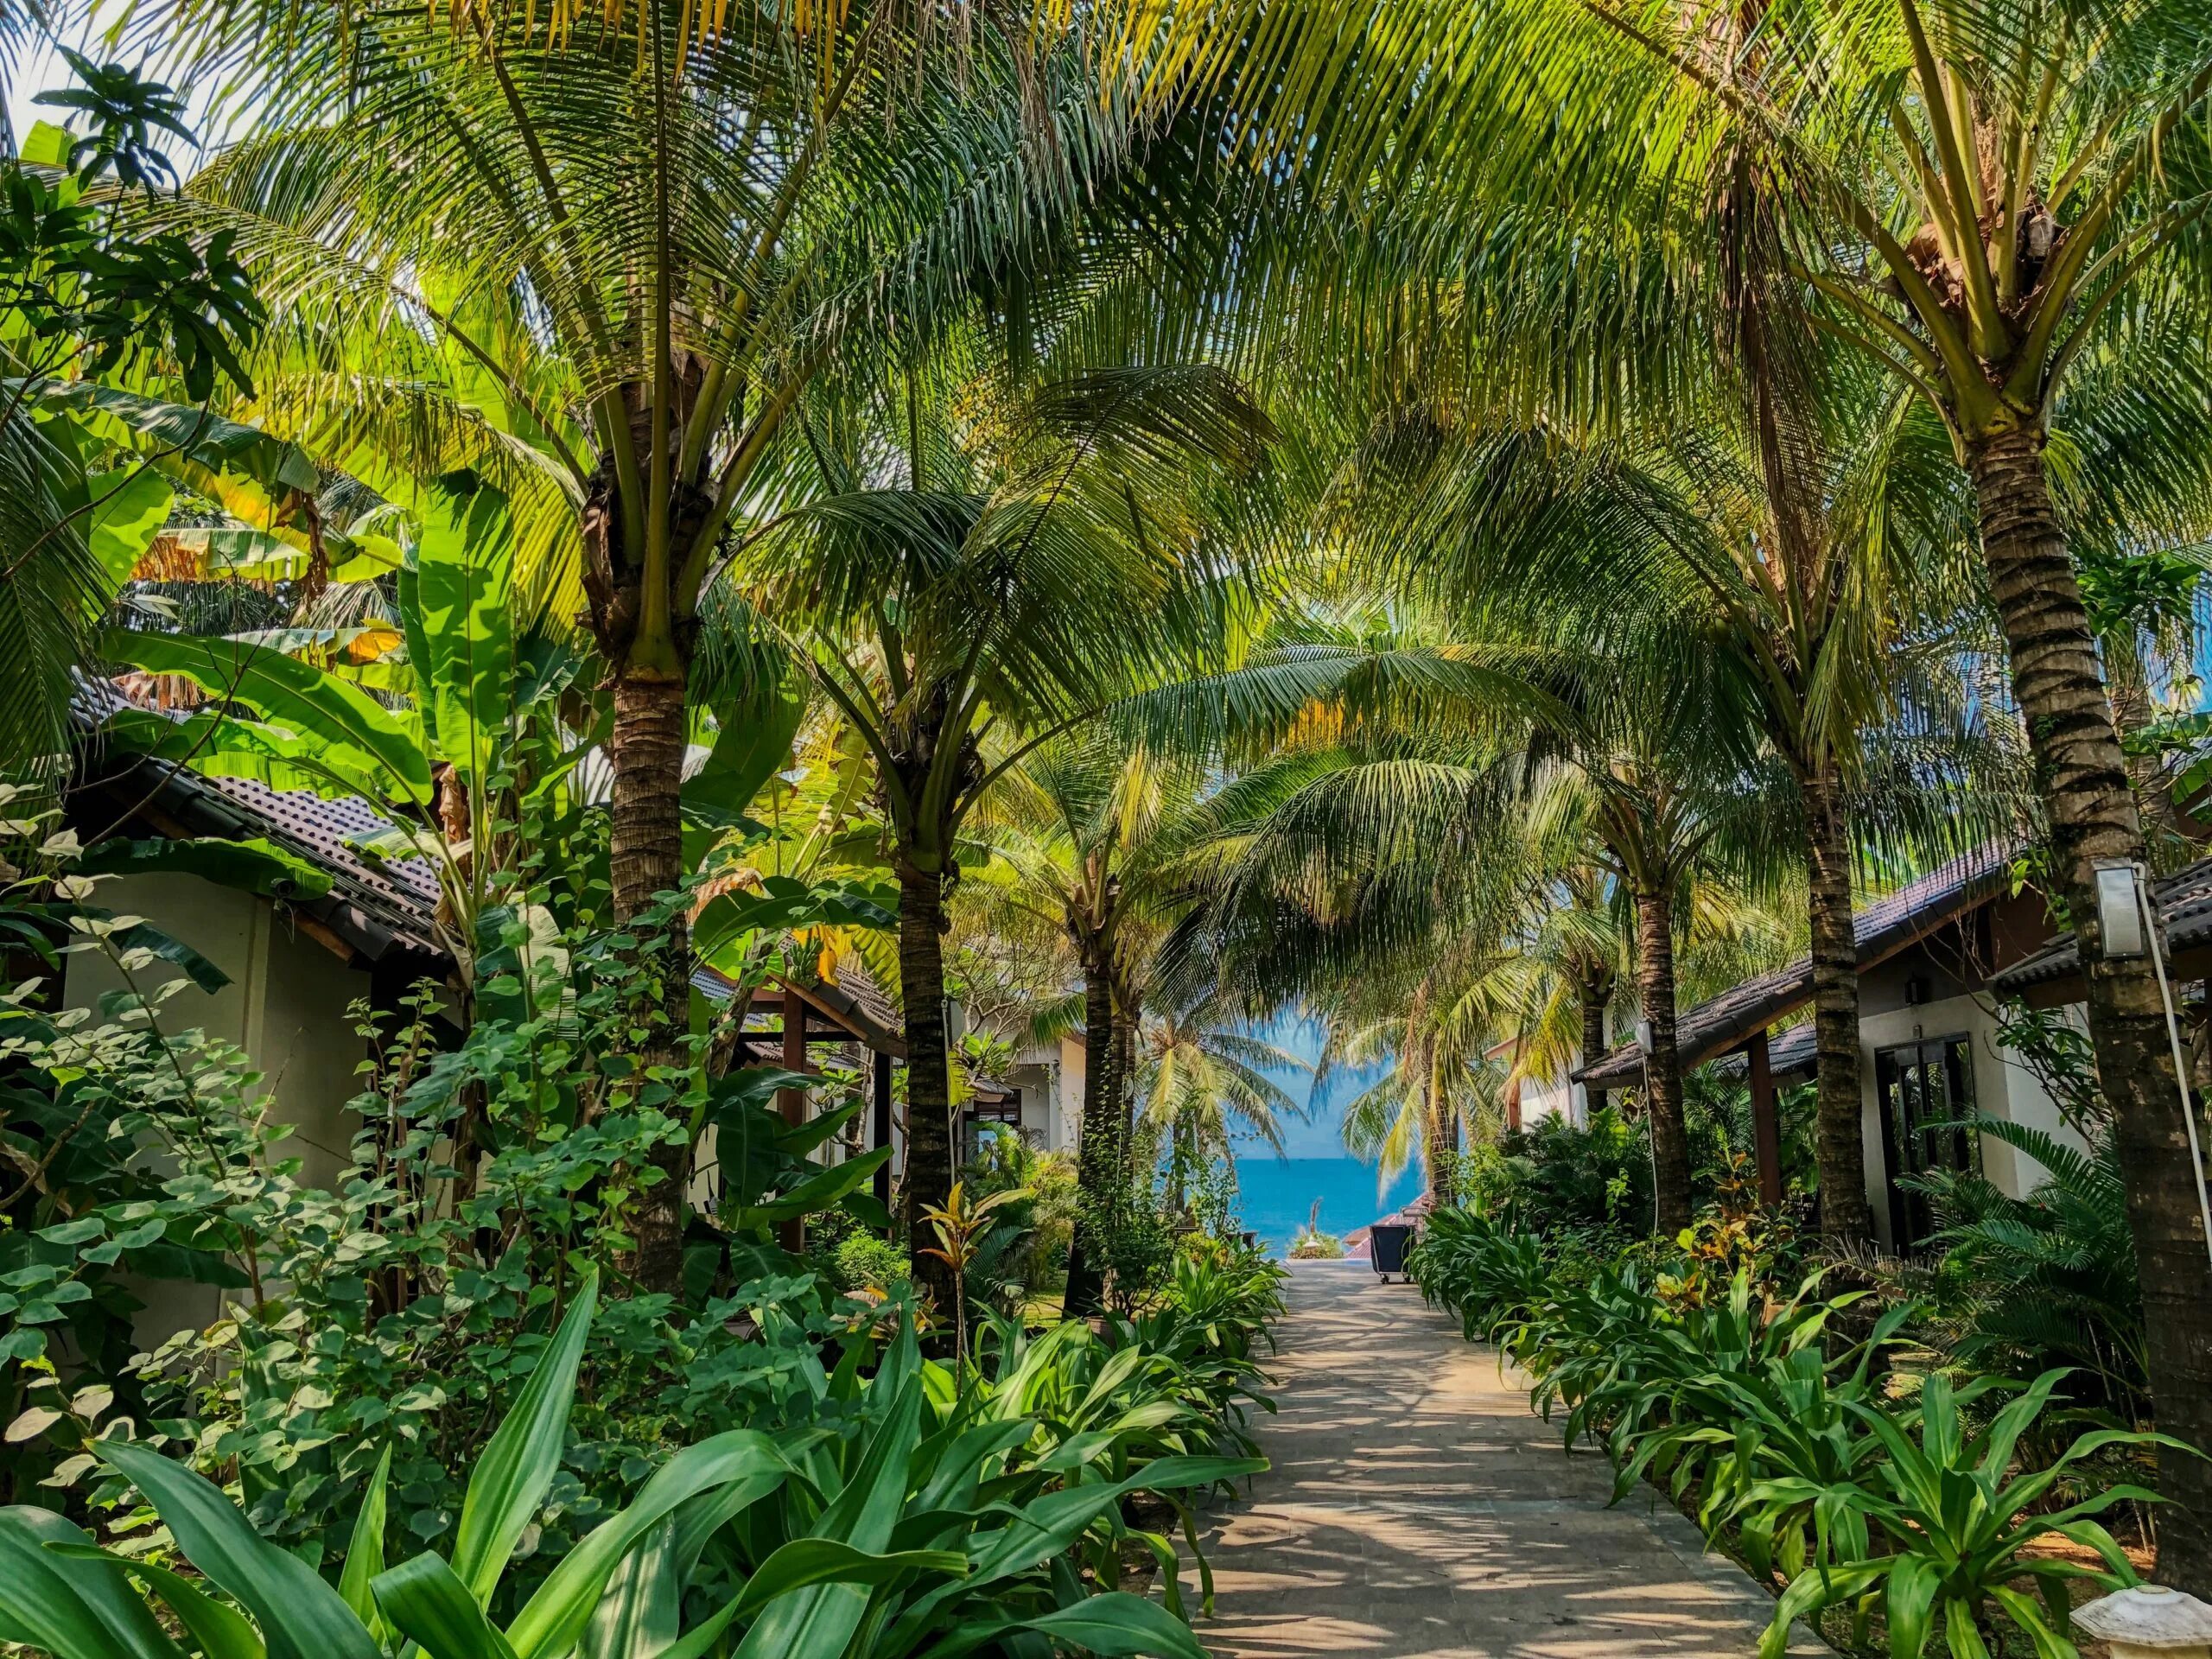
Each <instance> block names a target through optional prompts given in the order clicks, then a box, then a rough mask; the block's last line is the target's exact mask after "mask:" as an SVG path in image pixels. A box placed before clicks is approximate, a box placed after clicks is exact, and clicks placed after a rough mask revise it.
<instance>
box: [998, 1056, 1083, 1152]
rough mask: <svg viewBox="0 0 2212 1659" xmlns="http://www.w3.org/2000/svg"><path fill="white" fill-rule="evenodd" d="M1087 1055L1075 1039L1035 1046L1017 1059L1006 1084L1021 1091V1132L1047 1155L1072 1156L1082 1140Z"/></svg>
mask: <svg viewBox="0 0 2212 1659" xmlns="http://www.w3.org/2000/svg"><path fill="white" fill-rule="evenodd" d="M1085 1058H1087V1057H1086V1055H1085V1052H1084V1046H1083V1045H1082V1044H1081V1043H1079V1042H1077V1041H1076V1040H1075V1039H1073V1038H1062V1039H1060V1040H1059V1041H1058V1042H1056V1043H1031V1044H1028V1045H1027V1046H1024V1047H1023V1048H1021V1049H1020V1051H1018V1052H1017V1053H1016V1054H1015V1056H1014V1064H1013V1065H1011V1066H1009V1067H1008V1068H1007V1075H1006V1081H1007V1083H1008V1084H1012V1085H1014V1087H1016V1088H1018V1089H1020V1090H1021V1132H1022V1134H1023V1135H1024V1136H1026V1137H1027V1139H1028V1141H1029V1143H1030V1144H1031V1145H1032V1146H1034V1147H1041V1148H1042V1149H1043V1150H1045V1151H1046V1152H1070V1151H1072V1150H1074V1148H1075V1145H1076V1142H1077V1141H1079V1140H1081V1139H1082V1129H1083V1080H1084V1061H1085Z"/></svg>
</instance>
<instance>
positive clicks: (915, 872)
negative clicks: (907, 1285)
mask: <svg viewBox="0 0 2212 1659" xmlns="http://www.w3.org/2000/svg"><path fill="white" fill-rule="evenodd" d="M898 868H899V1001H901V1002H903V1003H904V1004H905V1005H906V1006H905V1013H906V1190H905V1193H904V1198H903V1203H902V1206H901V1207H902V1209H903V1211H904V1212H905V1220H906V1248H907V1250H908V1252H909V1253H910V1254H911V1255H912V1260H913V1268H914V1280H915V1282H916V1284H917V1285H919V1286H921V1287H925V1288H926V1289H928V1290H930V1291H931V1292H933V1293H934V1294H935V1295H936V1297H937V1304H938V1307H939V1308H941V1309H942V1308H946V1307H950V1306H952V1304H953V1296H954V1292H955V1287H954V1285H953V1282H952V1273H951V1269H950V1268H949V1267H947V1266H946V1265H945V1264H944V1262H940V1261H938V1259H937V1258H936V1257H935V1256H931V1255H923V1254H922V1251H923V1249H924V1248H925V1246H927V1245H928V1243H929V1242H930V1239H931V1232H930V1228H929V1223H928V1222H927V1221H926V1220H925V1219H924V1217H923V1214H922V1212H923V1211H924V1210H925V1209H926V1208H927V1207H928V1206H930V1205H942V1204H943V1203H944V1201H945V1200H946V1198H949V1197H950V1195H951V1192H952V1175H953V1171H952V1075H951V1071H950V1063H949V1061H948V1059H947V1057H946V1053H945V1034H944V877H943V876H942V875H941V874H938V872H937V871H936V870H934V869H926V870H925V869H923V868H920V867H919V866H918V865H917V864H915V863H913V862H912V861H910V860H908V859H905V858H901V859H900V860H899V867H898Z"/></svg>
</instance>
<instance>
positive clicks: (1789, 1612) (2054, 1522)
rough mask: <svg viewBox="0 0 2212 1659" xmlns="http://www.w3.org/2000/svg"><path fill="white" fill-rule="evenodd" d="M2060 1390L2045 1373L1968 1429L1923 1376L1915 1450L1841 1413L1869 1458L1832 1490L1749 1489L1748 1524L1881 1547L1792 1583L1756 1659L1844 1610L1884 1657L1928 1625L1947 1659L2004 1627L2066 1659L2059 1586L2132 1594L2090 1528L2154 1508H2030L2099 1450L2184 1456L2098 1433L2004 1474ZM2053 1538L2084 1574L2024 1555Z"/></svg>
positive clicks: (1886, 1428) (1871, 1408)
mask: <svg viewBox="0 0 2212 1659" xmlns="http://www.w3.org/2000/svg"><path fill="white" fill-rule="evenodd" d="M2065 1376H2066V1373H2065V1372H2064V1371H2063V1370H2050V1371H2045V1372H2044V1374H2043V1375H2042V1376H2039V1377H2037V1379H2036V1380H2035V1381H2034V1382H2033V1383H2031V1384H2030V1385H2029V1386H2028V1388H2027V1389H2025V1390H2024V1392H2023V1393H2021V1394H2020V1395H2019V1396H2018V1398H2016V1399H2013V1400H2011V1401H2008V1402H2006V1403H2005V1406H2004V1407H2003V1408H2001V1409H2000V1410H1999V1411H1998V1412H1996V1413H1995V1414H1993V1416H1992V1417H1991V1418H1990V1420H1989V1422H1988V1425H1987V1427H1983V1428H1980V1429H1975V1428H1974V1427H1971V1425H1970V1424H1969V1422H1968V1421H1967V1419H1966V1417H1965V1416H1964V1415H1963V1414H1961V1411H1960V1409H1959V1395H1957V1394H1955V1392H1954V1391H1953V1389H1952V1387H1951V1384H1950V1382H1949V1380H1948V1378H1947V1377H1945V1376H1942V1374H1940V1373H1938V1374H1936V1375H1934V1376H1930V1377H1929V1379H1928V1381H1927V1383H1925V1384H1924V1386H1923V1393H1922V1396H1921V1408H1920V1421H1919V1433H1918V1435H1917V1437H1915V1436H1913V1435H1912V1434H1910V1433H1909V1432H1908V1430H1907V1428H1906V1427H1905V1426H1904V1425H1903V1424H1901V1423H1900V1422H1899V1421H1897V1419H1896V1417H1895V1416H1893V1415H1892V1414H1891V1413H1889V1412H1887V1411H1885V1410H1884V1409H1882V1408H1881V1407H1880V1406H1879V1404H1878V1403H1877V1402H1864V1401H1859V1402H1850V1403H1849V1404H1848V1405H1847V1407H1846V1409H1847V1410H1848V1411H1850V1412H1851V1413H1852V1414H1853V1415H1854V1416H1856V1417H1857V1418H1859V1421H1860V1422H1861V1423H1862V1424H1863V1425H1864V1426H1865V1427H1866V1430H1867V1432H1868V1433H1871V1434H1872V1437H1873V1438H1874V1439H1875V1440H1877V1441H1878V1443H1879V1444H1880V1446H1881V1450H1882V1455H1881V1456H1880V1457H1878V1458H1876V1459H1872V1460H1869V1461H1868V1462H1867V1463H1866V1464H1865V1465H1863V1466H1862V1467H1860V1468H1859V1469H1858V1470H1857V1471H1854V1472H1853V1478H1850V1479H1848V1480H1847V1481H1844V1482H1841V1483H1839V1484H1834V1485H1830V1486H1826V1487H1824V1486H1822V1485H1821V1483H1819V1482H1818V1481H1816V1480H1812V1479H1808V1478H1802V1477H1791V1478H1783V1479H1779V1480H1773V1481H1767V1482H1763V1483H1761V1484H1759V1485H1758V1486H1756V1487H1754V1488H1753V1489H1752V1491H1751V1494H1750V1497H1749V1503H1748V1507H1747V1513H1748V1514H1749V1516H1751V1517H1752V1518H1754V1519H1756V1518H1757V1517H1758V1516H1760V1514H1761V1513H1762V1512H1763V1511H1774V1510H1782V1511H1793V1510H1800V1509H1802V1508H1803V1507H1804V1506H1806V1505H1808V1504H1811V1505H1816V1506H1821V1507H1822V1508H1824V1509H1826V1510H1827V1511H1829V1513H1830V1514H1831V1515H1832V1516H1834V1518H1835V1519H1836V1520H1839V1521H1844V1522H1847V1523H1848V1525H1849V1527H1850V1528H1851V1529H1852V1531H1853V1533H1854V1534H1855V1535H1857V1536H1858V1537H1859V1538H1860V1539H1863V1540H1871V1539H1872V1538H1878V1539H1879V1540H1880V1541H1881V1544H1882V1553H1880V1554H1871V1555H1868V1556H1867V1558H1866V1559H1861V1560H1846V1561H1840V1562H1839V1563H1837V1564H1835V1565H1822V1566H1819V1567H1814V1568H1812V1569H1810V1570H1808V1571H1806V1572H1804V1573H1801V1574H1799V1576H1798V1577H1797V1578H1796V1580H1795V1581H1793V1582H1792V1583H1791V1585H1790V1586H1789V1589H1787V1590H1786V1591H1784V1592H1783V1594H1782V1598H1781V1599H1780V1600H1779V1601H1778V1602H1777V1603H1776V1605H1775V1610H1774V1622H1773V1623H1772V1624H1770V1625H1769V1626H1768V1627H1767V1630H1766V1633H1765V1635H1764V1637H1762V1638H1761V1641H1760V1644H1759V1652H1760V1655H1761V1659H1778V1656H1780V1655H1781V1654H1782V1653H1783V1651H1784V1650H1785V1649H1786V1648H1787V1646H1788V1644H1789V1625H1790V1622H1791V1621H1792V1620H1793V1619H1797V1618H1804V1617H1806V1616H1808V1615H1810V1614H1816V1613H1819V1612H1821V1611H1825V1610H1826V1609H1827V1608H1830V1607H1834V1606H1837V1605H1843V1604H1847V1603H1856V1604H1858V1605H1859V1621H1860V1624H1861V1627H1862V1629H1863V1627H1864V1623H1865V1620H1866V1616H1867V1614H1869V1613H1870V1612H1872V1611H1874V1610H1875V1609H1879V1611H1881V1613H1882V1615H1883V1617H1884V1618H1885V1622H1886V1623H1887V1624H1888V1627H1889V1632H1890V1650H1891V1652H1892V1653H1900V1654H1910V1653H1918V1652H1919V1651H1920V1650H1921V1649H1922V1648H1923V1646H1924V1645H1925V1644H1926V1643H1927V1641H1928V1639H1929V1636H1930V1635H1931V1634H1932V1632H1933V1631H1934V1630H1935V1629H1936V1627H1937V1626H1938V1625H1939V1624H1940V1625H1941V1627H1942V1630H1943V1633H1944V1637H1945V1639H1946V1641H1947V1643H1948V1646H1949V1649H1950V1651H1951V1652H1952V1653H1953V1654H1955V1655H1957V1656H1960V1659H1986V1656H1987V1655H1988V1654H1990V1653H1991V1652H1992V1651H1993V1643H1992V1639H1991V1638H1992V1637H1993V1635H1995V1633H1996V1632H1997V1631H1998V1630H2000V1629H2001V1628H2003V1627H2006V1626H2010V1627H2012V1628H2013V1629H2015V1630H2018V1632H2019V1633H2020V1634H2021V1635H2023V1636H2024V1637H2027V1639H2028V1640H2029V1641H2030V1642H2031V1643H2033V1644H2034V1648H2035V1651H2036V1652H2037V1654H2039V1655H2045V1656H2050V1659H2071V1656H2073V1655H2074V1653H2075V1647H2074V1642H2073V1636H2072V1621H2071V1617H2070V1614H2069V1605H2070V1603H2069V1598H2068V1593H2067V1586H2068V1585H2069V1581H2071V1580H2075V1579H2088V1580H2091V1581H2092V1582H2094V1583H2095V1584H2098V1585H2101V1586H2103V1587H2104V1588H2106V1589H2107V1590H2118V1589H2121V1588H2124V1587H2125V1586H2128V1585H2132V1584H2133V1583H2135V1582H2136V1573H2135V1569H2134V1567H2133V1565H2132V1564H2131V1563H2130V1562H2129V1560H2128V1558H2127V1554H2126V1551H2124V1550H2123V1549H2121V1548H2120V1545H2119V1543H2118V1541H2115V1540H2114V1539H2113V1535H2111V1534H2110V1533H2109V1532H2107V1531H2106V1530H2105V1529H2104V1526H2103V1525H2102V1523H2101V1522H2099V1521H2098V1520H2097V1519H2096V1518H2095V1517H2096V1516H2098V1515H2100V1514H2101V1513H2102V1512H2103V1511H2104V1510H2107V1509H2109V1508H2111V1507H2112V1506H2113V1504H2115V1503H2120V1502H2122V1501H2123V1500H2126V1499H2134V1500H2137V1501H2139V1502H2145V1503H2156V1502H2157V1501H2158V1497H2157V1495H2156V1494H2155V1493H2152V1492H2150V1491H2145V1490H2144V1489H2143V1488H2141V1487H2138V1486H2129V1485H2116V1486H2110V1487H2107V1488H2106V1489H2105V1490H2104V1491H2100V1492H2097V1493H2095V1494H2094V1495H2093V1496H2091V1497H2086V1498H2084V1499H2082V1501H2081V1502H2079V1503H2069V1504H2066V1505H2064V1506H2063V1507H2061V1508H2058V1509H2054V1510H2046V1509H2044V1508H2042V1507H2041V1505H2042V1503H2043V1500H2044V1497H2046V1496H2047V1495H2048V1494H2050V1492H2051V1491H2052V1490H2053V1489H2054V1488H2056V1487H2057V1486H2058V1485H2059V1484H2060V1483H2061V1482H2062V1481H2064V1480H2066V1479H2067V1478H2068V1477H2069V1474H2071V1473H2073V1472H2075V1471H2076V1469H2077V1467H2078V1465H2081V1464H2082V1461H2083V1460H2084V1459H2088V1458H2089V1457H2091V1456H2093V1455H2094V1454H2095V1453H2096V1452H2100V1451H2101V1450H2103V1449H2105V1448H2106V1447H2108V1446H2135V1447H2148V1446H2168V1447H2171V1448H2173V1449H2174V1450H2176V1451H2177V1452H2181V1453H2183V1454H2184V1455H2195V1454H2194V1453H2193V1452H2191V1451H2190V1447H2188V1446H2185V1445H2183V1443H2182V1442H2181V1441H2179V1440H2175V1439H2173V1438H2172V1437H2171V1436H2169V1435H2163V1434H2145V1433H2129V1432H2126V1431H2124V1430H2120V1429H2100V1430H2097V1431H2095V1432H2094V1433H2088V1434H2083V1435H2082V1436H2080V1437H2079V1438H2077V1439H2076V1440H2075V1441H2074V1443H2073V1444H2072V1445H2071V1446H2068V1447H2067V1449H2066V1450H2065V1451H2064V1452H2062V1453H2060V1454H2059V1456H2058V1457H2057V1458H2056V1459H2053V1460H2052V1461H2051V1462H2050V1463H2049V1464H2048V1465H2044V1467H2043V1468H2040V1469H2036V1470H2031V1471H2024V1472H2016V1471H2015V1468H2014V1458H2013V1453H2014V1451H2015V1449H2016V1448H2017V1447H2018V1444H2019V1442H2020V1439H2021V1437H2022V1435H2024V1434H2025V1433H2027V1432H2028V1431H2029V1430H2030V1429H2031V1427H2034V1426H2035V1424H2036V1423H2037V1420H2038V1419H2040V1418H2041V1417H2042V1415H2043V1414H2044V1411H2045V1410H2046V1409H2047V1408H2050V1406H2051V1405H2052V1403H2053V1402H2054V1401H2055V1400H2056V1397H2057V1389H2058V1385H2059V1383H2061V1382H2062V1381H2063V1379H2064V1377H2065ZM2052 1538H2057V1539H2063V1540H2065V1541H2067V1542H2069V1543H2071V1544H2073V1545H2075V1546H2076V1547H2077V1548H2079V1549H2081V1550H2084V1551H2087V1552H2088V1553H2090V1554H2093V1555H2094V1558H2095V1560H2096V1563H2097V1564H2096V1565H2095V1566H2090V1565H2088V1564H2086V1563H2085V1562H2083V1561H2081V1560H2076V1559H2072V1558H2069V1557H2065V1556H2057V1555H2052V1554H2038V1553H2035V1552H2034V1551H2033V1550H2032V1548H2031V1547H2032V1546H2034V1545H2036V1544H2037V1543H2039V1542H2042V1541H2046V1540H2049V1539H2052ZM1862 1553H1864V1552H1863V1551H1862ZM2023 1580H2026V1581H2027V1582H2028V1584H2029V1585H2031V1586H2032V1592H2031V1590H2030V1589H2028V1588H2024V1587H2023V1584H2022V1581H2023Z"/></svg>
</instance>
